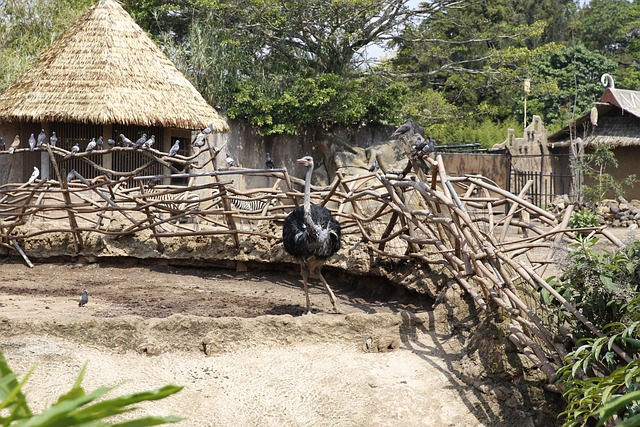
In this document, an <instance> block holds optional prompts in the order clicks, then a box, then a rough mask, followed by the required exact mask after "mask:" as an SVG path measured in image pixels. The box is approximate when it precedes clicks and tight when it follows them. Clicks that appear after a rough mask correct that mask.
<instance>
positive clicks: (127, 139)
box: [118, 134, 133, 147]
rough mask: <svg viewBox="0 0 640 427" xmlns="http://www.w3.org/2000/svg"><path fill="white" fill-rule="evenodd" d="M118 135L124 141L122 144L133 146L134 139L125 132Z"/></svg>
mask: <svg viewBox="0 0 640 427" xmlns="http://www.w3.org/2000/svg"><path fill="white" fill-rule="evenodd" d="M118 137H119V138H120V141H122V145H124V146H125V147H131V146H132V145H133V141H131V140H130V139H129V138H127V137H126V136H124V135H123V134H120V135H118Z"/></svg>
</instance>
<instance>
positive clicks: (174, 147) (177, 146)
mask: <svg viewBox="0 0 640 427" xmlns="http://www.w3.org/2000/svg"><path fill="white" fill-rule="evenodd" d="M178 151H180V140H179V139H177V140H176V142H175V143H174V144H173V145H172V146H171V149H170V150H169V157H173V156H175V155H176V154H178Z"/></svg>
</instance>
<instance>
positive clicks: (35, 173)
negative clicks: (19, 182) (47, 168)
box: [27, 166, 40, 184]
mask: <svg viewBox="0 0 640 427" xmlns="http://www.w3.org/2000/svg"><path fill="white" fill-rule="evenodd" d="M39 175H40V169H38V168H37V167H35V166H34V167H33V172H31V176H30V177H29V181H27V184H31V183H32V182H34V181H35V180H36V178H38V176H39Z"/></svg>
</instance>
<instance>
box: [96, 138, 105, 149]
mask: <svg viewBox="0 0 640 427" xmlns="http://www.w3.org/2000/svg"><path fill="white" fill-rule="evenodd" d="M103 145H104V139H103V138H102V135H100V136H99V137H98V140H97V141H96V146H97V147H98V150H102V146H103Z"/></svg>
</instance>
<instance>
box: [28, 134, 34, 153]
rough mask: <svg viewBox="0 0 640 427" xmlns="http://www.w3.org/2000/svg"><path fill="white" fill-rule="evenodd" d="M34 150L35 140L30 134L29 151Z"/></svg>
mask: <svg viewBox="0 0 640 427" xmlns="http://www.w3.org/2000/svg"><path fill="white" fill-rule="evenodd" d="M35 149H36V138H35V136H33V134H31V136H30V137H29V150H30V151H33V150H35Z"/></svg>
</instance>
